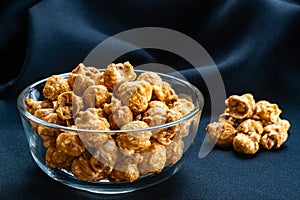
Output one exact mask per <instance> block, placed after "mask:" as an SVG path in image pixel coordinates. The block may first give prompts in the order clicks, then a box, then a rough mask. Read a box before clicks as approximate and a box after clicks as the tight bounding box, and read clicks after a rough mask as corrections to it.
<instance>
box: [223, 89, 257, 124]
mask: <svg viewBox="0 0 300 200" xmlns="http://www.w3.org/2000/svg"><path fill="white" fill-rule="evenodd" d="M225 104H226V107H227V109H228V113H229V114H230V116H232V117H234V118H236V119H244V118H250V117H252V115H253V113H254V111H255V100H254V99H253V95H252V94H243V95H241V96H238V95H231V96H230V97H229V98H228V99H226V101H225Z"/></svg>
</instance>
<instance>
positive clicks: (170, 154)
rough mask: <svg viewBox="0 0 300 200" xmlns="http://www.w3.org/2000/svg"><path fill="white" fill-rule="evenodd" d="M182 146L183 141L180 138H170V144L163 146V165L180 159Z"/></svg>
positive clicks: (171, 163)
mask: <svg viewBox="0 0 300 200" xmlns="http://www.w3.org/2000/svg"><path fill="white" fill-rule="evenodd" d="M183 147H184V142H183V141H182V140H177V141H175V140H172V141H171V143H170V144H168V145H166V146H165V148H166V156H167V160H166V163H165V166H170V165H173V164H174V163H176V162H178V161H179V160H180V159H181V157H182V153H183Z"/></svg>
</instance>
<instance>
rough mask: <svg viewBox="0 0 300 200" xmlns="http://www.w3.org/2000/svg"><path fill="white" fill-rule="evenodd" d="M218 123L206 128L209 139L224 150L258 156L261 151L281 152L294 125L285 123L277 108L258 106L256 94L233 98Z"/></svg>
mask: <svg viewBox="0 0 300 200" xmlns="http://www.w3.org/2000/svg"><path fill="white" fill-rule="evenodd" d="M225 104H226V109H225V111H224V113H222V114H221V115H220V116H219V119H218V122H212V123H210V124H208V125H207V126H206V131H207V133H208V138H209V139H210V140H211V141H216V145H218V146H220V147H231V146H232V147H233V150H234V151H236V152H238V153H241V154H255V153H256V152H258V150H259V147H260V146H262V147H263V148H265V149H272V148H274V149H277V148H279V147H280V146H282V145H283V143H284V142H285V141H286V140H287V138H288V129H289V128H290V123H289V122H288V121H287V120H284V119H281V118H280V116H279V115H280V114H281V112H282V111H281V110H280V109H279V107H278V105H277V104H272V103H270V102H268V101H266V100H260V101H258V102H255V100H254V98H253V95H252V94H249V93H247V94H244V95H241V96H238V95H232V96H230V97H229V98H228V99H226V100H225Z"/></svg>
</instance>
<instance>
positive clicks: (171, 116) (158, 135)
mask: <svg viewBox="0 0 300 200" xmlns="http://www.w3.org/2000/svg"><path fill="white" fill-rule="evenodd" d="M181 117H182V115H181V113H180V112H178V111H176V110H174V109H169V110H168V112H167V116H166V123H170V122H173V121H176V120H178V119H180V118H181ZM179 133H180V125H179V124H175V125H173V126H171V127H168V128H166V129H162V130H160V131H159V132H153V135H152V138H155V139H156V140H157V141H158V142H159V143H161V144H163V145H168V144H170V143H171V140H172V138H174V137H175V136H176V134H179ZM182 137H183V136H182Z"/></svg>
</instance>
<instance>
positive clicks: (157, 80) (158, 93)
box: [137, 72, 166, 101]
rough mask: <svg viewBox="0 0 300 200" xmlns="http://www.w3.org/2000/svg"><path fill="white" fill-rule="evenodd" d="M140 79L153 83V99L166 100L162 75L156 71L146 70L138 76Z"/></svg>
mask: <svg viewBox="0 0 300 200" xmlns="http://www.w3.org/2000/svg"><path fill="white" fill-rule="evenodd" d="M137 80H138V81H141V80H144V81H147V82H149V83H150V84H151V85H152V88H153V94H152V99H154V100H155V99H157V100H159V101H164V100H165V96H166V95H165V93H164V92H163V90H162V87H163V81H162V79H161V77H160V76H159V75H158V74H157V73H155V72H144V73H141V74H140V75H139V76H138V77H137Z"/></svg>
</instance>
